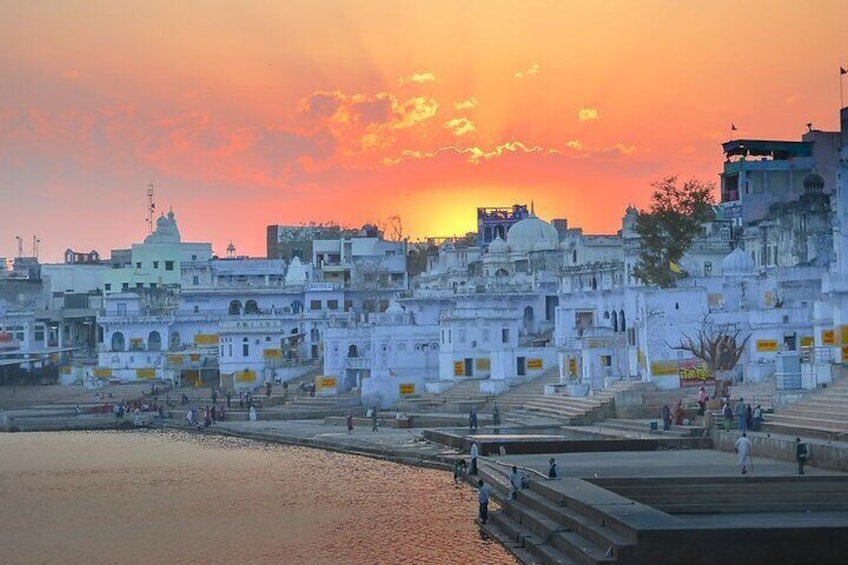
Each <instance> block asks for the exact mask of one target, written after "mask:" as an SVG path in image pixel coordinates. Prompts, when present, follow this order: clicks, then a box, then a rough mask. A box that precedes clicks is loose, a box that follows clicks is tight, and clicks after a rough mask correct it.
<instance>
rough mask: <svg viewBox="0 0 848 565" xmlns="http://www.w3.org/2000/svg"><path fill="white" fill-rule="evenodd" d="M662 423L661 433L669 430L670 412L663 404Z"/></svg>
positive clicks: (666, 405)
mask: <svg viewBox="0 0 848 565" xmlns="http://www.w3.org/2000/svg"><path fill="white" fill-rule="evenodd" d="M662 421H663V431H666V432H667V431H668V430H670V429H671V410H670V409H669V407H668V404H663V407H662Z"/></svg>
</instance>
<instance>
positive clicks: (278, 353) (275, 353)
mask: <svg viewBox="0 0 848 565" xmlns="http://www.w3.org/2000/svg"><path fill="white" fill-rule="evenodd" d="M262 356H263V357H264V358H265V359H279V358H280V357H282V356H283V352H282V350H281V349H265V350H263V351H262Z"/></svg>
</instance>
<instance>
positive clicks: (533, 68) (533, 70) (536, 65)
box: [512, 63, 541, 78]
mask: <svg viewBox="0 0 848 565" xmlns="http://www.w3.org/2000/svg"><path fill="white" fill-rule="evenodd" d="M540 69H541V67H539V63H533V64H532V65H530V68H529V69H527V70H526V71H519V72H517V73H515V74H514V75H512V78H524V77H526V76H527V77H529V76H531V75H536V74H539V70H540Z"/></svg>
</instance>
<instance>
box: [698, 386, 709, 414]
mask: <svg viewBox="0 0 848 565" xmlns="http://www.w3.org/2000/svg"><path fill="white" fill-rule="evenodd" d="M709 398H710V397H709V395H708V394H707V389H706V388H704V387H701V390H699V391H698V416H703V415H704V412H706V410H707V400H709Z"/></svg>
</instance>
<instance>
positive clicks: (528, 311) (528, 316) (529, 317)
mask: <svg viewBox="0 0 848 565" xmlns="http://www.w3.org/2000/svg"><path fill="white" fill-rule="evenodd" d="M532 321H533V308H532V307H530V306H527V307H526V308H524V322H525V323H528V324H529V323H531V322H532Z"/></svg>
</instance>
